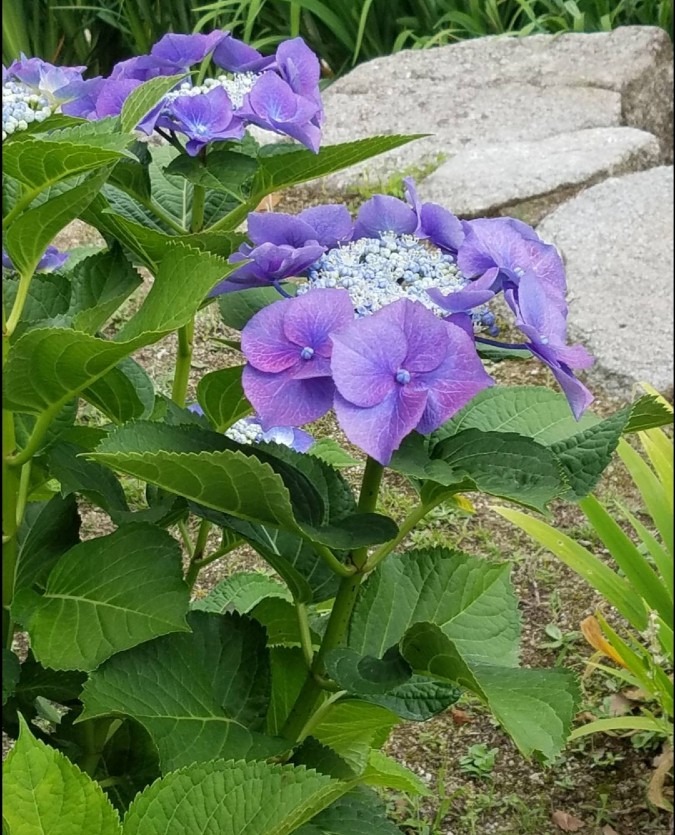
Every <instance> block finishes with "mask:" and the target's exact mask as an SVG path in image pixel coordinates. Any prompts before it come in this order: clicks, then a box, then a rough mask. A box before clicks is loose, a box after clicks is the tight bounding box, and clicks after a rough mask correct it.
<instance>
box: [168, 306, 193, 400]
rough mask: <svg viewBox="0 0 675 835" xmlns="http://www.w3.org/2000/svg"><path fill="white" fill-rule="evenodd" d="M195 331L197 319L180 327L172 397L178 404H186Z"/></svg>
mask: <svg viewBox="0 0 675 835" xmlns="http://www.w3.org/2000/svg"><path fill="white" fill-rule="evenodd" d="M194 333H195V320H194V318H192V319H191V320H190V321H189V322H188V323H187V325H183V327H181V328H179V329H178V353H177V355H176V372H175V374H174V378H173V388H172V390H171V399H172V400H173V401H174V403H176V404H177V405H178V406H181V407H182V406H185V398H186V396H187V387H188V381H189V379H190V367H191V365H192V340H193V338H194Z"/></svg>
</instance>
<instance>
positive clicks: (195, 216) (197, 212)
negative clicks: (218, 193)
mask: <svg viewBox="0 0 675 835" xmlns="http://www.w3.org/2000/svg"><path fill="white" fill-rule="evenodd" d="M205 207H206V189H205V188H204V186H198V185H195V186H193V190H192V215H191V218H190V232H193V233H194V232H201V231H202V228H203V226H204V209H205Z"/></svg>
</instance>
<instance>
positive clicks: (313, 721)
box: [298, 690, 347, 742]
mask: <svg viewBox="0 0 675 835" xmlns="http://www.w3.org/2000/svg"><path fill="white" fill-rule="evenodd" d="M346 692H347V691H346V690H338V691H337V692H336V693H333V694H332V695H331V696H329V697H328V698H327V699H326V700H325V701H324V702H322V703H321V704H320V705H319V707H318V708H317V709H316V710H315V711H314V713H313V714H312V715H311V716H310V717H309V719H308V720H307V722H306V723H305V727H304V728H303V729H302V730H301V731H300V734H299V736H298V742H302V740H303V739H304V738H305V737H306V736H309V734H310V732H311V731H313V730H314V728H316V726H317V725H318V724H319V723H320V722H321V720H322V719H323V717H324V716H325V715H326V714H327V713H328V710H329V709H330V706H331V705H333V704H335V702H337V701H338V700H339V699H341V698H342V697H343V696H344V695H345V694H346Z"/></svg>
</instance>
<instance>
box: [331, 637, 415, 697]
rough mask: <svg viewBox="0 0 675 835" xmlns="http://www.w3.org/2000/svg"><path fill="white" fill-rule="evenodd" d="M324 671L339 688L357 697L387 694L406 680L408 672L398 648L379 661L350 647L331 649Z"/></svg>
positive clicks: (408, 677)
mask: <svg viewBox="0 0 675 835" xmlns="http://www.w3.org/2000/svg"><path fill="white" fill-rule="evenodd" d="M326 670H327V672H328V674H329V675H330V676H331V678H333V679H335V681H337V682H338V683H339V685H340V687H342V688H343V689H345V690H347V691H348V692H349V693H356V694H358V695H359V696H364V695H368V696H370V695H382V694H384V693H388V692H390V691H391V690H394V689H395V688H396V687H398V686H399V685H401V684H405V683H406V682H407V681H409V679H410V673H411V670H410V665H409V664H408V663H407V662H406V660H405V659H404V658H403V657H402V656H401V654H400V653H399V651H398V647H397V646H392V647H390V649H388V650H387V651H386V652H385V653H384V656H383V657H382V658H376V657H373V656H372V655H361V654H360V653H359V652H357V651H355V650H353V649H349V648H339V649H334V650H330V651H329V652H328V654H327V655H326Z"/></svg>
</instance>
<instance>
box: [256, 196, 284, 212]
mask: <svg viewBox="0 0 675 835" xmlns="http://www.w3.org/2000/svg"><path fill="white" fill-rule="evenodd" d="M280 200H281V192H280V191H275V192H273V193H272V194H268V195H267V197H263V199H262V200H261V201H260V203H258V205H257V206H256V212H271V211H273V209H274V207H275V206H276V205H277V203H278V202H279V201H280Z"/></svg>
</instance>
